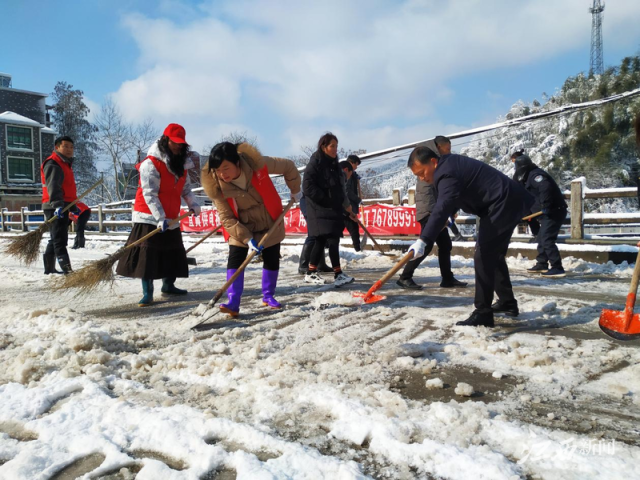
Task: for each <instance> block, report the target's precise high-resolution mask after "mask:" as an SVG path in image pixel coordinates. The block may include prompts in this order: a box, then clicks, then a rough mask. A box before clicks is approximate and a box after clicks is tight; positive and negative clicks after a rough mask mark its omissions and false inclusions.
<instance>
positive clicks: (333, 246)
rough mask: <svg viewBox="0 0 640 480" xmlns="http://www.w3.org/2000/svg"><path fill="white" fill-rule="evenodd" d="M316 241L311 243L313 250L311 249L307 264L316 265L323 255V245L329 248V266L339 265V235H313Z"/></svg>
mask: <svg viewBox="0 0 640 480" xmlns="http://www.w3.org/2000/svg"><path fill="white" fill-rule="evenodd" d="M315 239H316V243H314V244H313V250H311V258H310V259H309V265H315V266H316V267H317V266H318V264H319V263H320V261H321V260H322V258H323V257H324V247H325V245H326V246H327V247H328V248H329V259H330V260H331V266H332V267H333V268H338V267H340V237H333V236H328V235H319V236H317V237H315Z"/></svg>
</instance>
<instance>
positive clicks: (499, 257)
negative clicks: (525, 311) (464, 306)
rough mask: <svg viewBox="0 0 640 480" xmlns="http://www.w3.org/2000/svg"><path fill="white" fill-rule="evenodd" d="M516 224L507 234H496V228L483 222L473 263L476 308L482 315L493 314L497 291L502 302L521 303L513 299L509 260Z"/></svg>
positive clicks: (481, 222)
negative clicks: (507, 255) (507, 256)
mask: <svg viewBox="0 0 640 480" xmlns="http://www.w3.org/2000/svg"><path fill="white" fill-rule="evenodd" d="M516 225H517V224H514V225H513V227H512V228H510V229H509V230H507V231H506V232H505V233H502V234H500V235H496V234H495V233H494V226H493V225H491V224H489V223H488V222H483V219H480V228H479V231H478V240H477V242H476V252H475V255H474V256H473V262H474V268H475V273H476V293H475V298H474V305H475V307H476V309H477V310H479V311H480V312H481V313H489V312H491V303H492V302H493V294H494V292H495V294H496V295H497V297H498V300H499V301H500V302H501V303H503V304H508V305H516V304H517V302H516V299H515V297H514V296H513V287H512V286H511V279H510V278H509V269H508V268H507V261H506V259H505V256H506V254H507V250H508V249H509V241H510V240H511V235H512V234H513V229H514V228H516Z"/></svg>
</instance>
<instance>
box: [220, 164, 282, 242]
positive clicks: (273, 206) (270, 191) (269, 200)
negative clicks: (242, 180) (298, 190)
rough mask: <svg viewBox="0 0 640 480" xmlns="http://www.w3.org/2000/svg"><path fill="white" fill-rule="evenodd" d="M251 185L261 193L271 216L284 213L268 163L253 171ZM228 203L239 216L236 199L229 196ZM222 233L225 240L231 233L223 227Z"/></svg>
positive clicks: (273, 217)
mask: <svg viewBox="0 0 640 480" xmlns="http://www.w3.org/2000/svg"><path fill="white" fill-rule="evenodd" d="M251 185H253V188H255V189H256V191H257V192H258V193H259V194H260V196H261V197H262V201H263V203H264V206H265V208H266V209H267V212H269V216H270V217H271V218H272V219H273V220H274V221H275V219H276V218H278V217H279V216H280V214H281V213H282V210H283V208H282V200H281V199H280V195H278V192H277V191H276V187H275V186H274V185H273V182H272V181H271V177H270V176H269V170H268V169H267V166H266V165H265V166H264V167H262V168H261V169H260V170H256V171H255V172H253V175H252V176H251ZM227 203H228V204H229V206H230V207H231V210H232V211H233V214H234V215H235V216H236V218H238V205H237V203H236V201H235V199H233V198H227ZM222 234H223V236H224V240H225V241H228V240H229V233H228V232H227V230H226V229H224V228H223V229H222Z"/></svg>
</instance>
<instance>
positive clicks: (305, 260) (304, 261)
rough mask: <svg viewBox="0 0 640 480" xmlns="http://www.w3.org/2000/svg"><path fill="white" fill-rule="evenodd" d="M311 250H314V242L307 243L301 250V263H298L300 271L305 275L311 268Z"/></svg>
mask: <svg viewBox="0 0 640 480" xmlns="http://www.w3.org/2000/svg"><path fill="white" fill-rule="evenodd" d="M311 250H313V244H312V243H311V244H309V243H305V244H304V245H303V246H302V251H301V252H300V263H299V264H298V273H299V274H300V275H305V274H306V273H307V270H309V259H310V258H311Z"/></svg>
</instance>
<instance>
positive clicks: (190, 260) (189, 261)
mask: <svg viewBox="0 0 640 480" xmlns="http://www.w3.org/2000/svg"><path fill="white" fill-rule="evenodd" d="M221 228H222V224H220V225H218V226H217V227H216V228H215V230H212V231H211V232H209V233H207V234H206V235H205V236H204V237H202V238H201V239H200V240H198V243H196V244H195V245H193V246H191V247H189V249H188V250H187V251H186V252H185V253H189V252H190V251H191V250H193V249H194V248H196V247H197V246H198V245H200V244H201V243H202V242H204V241H205V240H206V239H207V238H209V237H210V236H211V235H213V234H214V233H216V232H217V231H218V230H220V229H221ZM187 264H189V265H198V262H196V259H195V257H187Z"/></svg>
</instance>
